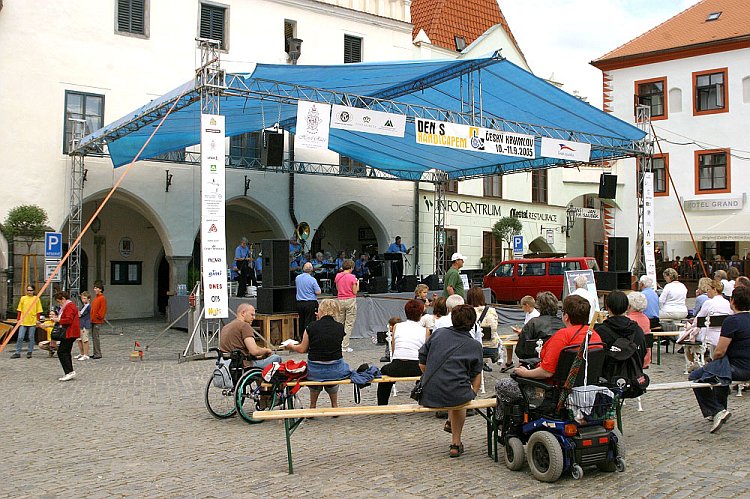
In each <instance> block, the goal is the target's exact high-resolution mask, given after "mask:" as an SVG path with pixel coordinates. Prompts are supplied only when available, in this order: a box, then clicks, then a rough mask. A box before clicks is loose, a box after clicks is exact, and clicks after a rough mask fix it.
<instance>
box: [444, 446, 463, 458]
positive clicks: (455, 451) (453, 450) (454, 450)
mask: <svg viewBox="0 0 750 499" xmlns="http://www.w3.org/2000/svg"><path fill="white" fill-rule="evenodd" d="M463 453H464V444H458V445H456V444H451V446H450V451H449V452H448V456H450V457H459V456H460V455H461V454H463Z"/></svg>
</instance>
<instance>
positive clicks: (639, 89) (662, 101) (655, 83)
mask: <svg viewBox="0 0 750 499" xmlns="http://www.w3.org/2000/svg"><path fill="white" fill-rule="evenodd" d="M635 97H636V104H637V105H639V106H648V108H649V109H650V110H651V119H652V120H663V119H666V118H667V79H666V78H653V79H650V80H641V81H636V82H635Z"/></svg>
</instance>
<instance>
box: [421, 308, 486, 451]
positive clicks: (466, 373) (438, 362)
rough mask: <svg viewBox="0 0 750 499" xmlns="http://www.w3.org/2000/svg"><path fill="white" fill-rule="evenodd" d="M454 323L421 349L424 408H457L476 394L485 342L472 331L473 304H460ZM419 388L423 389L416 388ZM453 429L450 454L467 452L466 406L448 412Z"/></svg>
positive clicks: (474, 313)
mask: <svg viewBox="0 0 750 499" xmlns="http://www.w3.org/2000/svg"><path fill="white" fill-rule="evenodd" d="M451 318H452V322H453V326H451V327H446V328H441V329H438V330H437V331H435V332H433V333H432V335H431V336H430V337H429V339H428V340H427V342H426V343H425V344H424V345H423V346H422V348H420V349H419V368H420V369H421V370H422V373H423V374H422V379H421V380H420V384H421V396H419V403H420V405H422V406H424V407H455V406H458V405H462V404H465V403H466V402H469V401H471V400H473V399H474V398H475V397H476V394H477V391H479V385H480V383H481V374H482V345H481V343H479V342H478V341H476V340H475V339H474V338H473V337H472V335H471V331H472V329H473V328H474V323H475V322H476V321H477V314H476V312H475V311H474V307H472V306H471V305H458V306H456V307H455V308H454V309H453V310H452V312H451ZM416 391H419V388H417V389H416ZM448 421H449V422H450V428H451V445H450V452H449V454H448V455H449V456H450V457H459V456H460V455H461V454H463V453H464V446H463V444H462V443H461V432H462V430H463V427H464V421H466V409H453V410H450V411H448Z"/></svg>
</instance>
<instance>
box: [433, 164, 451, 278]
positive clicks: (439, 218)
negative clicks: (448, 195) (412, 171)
mask: <svg viewBox="0 0 750 499" xmlns="http://www.w3.org/2000/svg"><path fill="white" fill-rule="evenodd" d="M434 175H435V210H434V211H433V212H432V213H433V222H434V226H435V274H437V275H438V276H443V275H445V269H444V268H443V262H444V261H445V190H446V188H447V187H448V174H447V173H445V172H441V171H437V170H436V171H435V174H434Z"/></svg>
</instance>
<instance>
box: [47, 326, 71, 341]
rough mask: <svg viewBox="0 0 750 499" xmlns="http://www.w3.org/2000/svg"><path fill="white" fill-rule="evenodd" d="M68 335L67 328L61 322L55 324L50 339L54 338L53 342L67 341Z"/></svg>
mask: <svg viewBox="0 0 750 499" xmlns="http://www.w3.org/2000/svg"><path fill="white" fill-rule="evenodd" d="M66 333H67V328H66V327H65V326H63V325H62V324H60V323H59V322H55V325H54V326H53V327H52V332H51V333H50V338H52V340H53V341H62V340H64V339H65V335H66Z"/></svg>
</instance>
